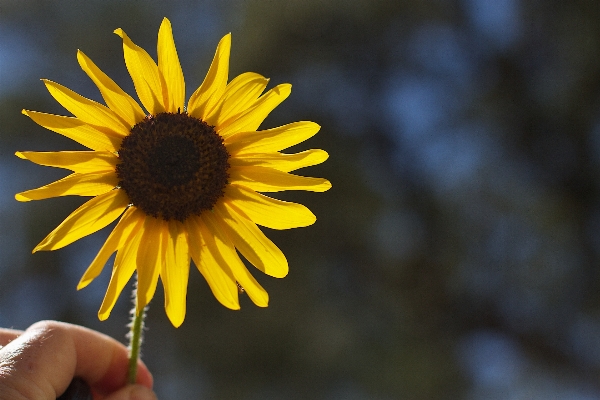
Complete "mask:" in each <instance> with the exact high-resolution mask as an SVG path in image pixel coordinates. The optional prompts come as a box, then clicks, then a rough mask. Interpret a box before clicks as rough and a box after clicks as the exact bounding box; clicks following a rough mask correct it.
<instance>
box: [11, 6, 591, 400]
mask: <svg viewBox="0 0 600 400" xmlns="http://www.w3.org/2000/svg"><path fill="white" fill-rule="evenodd" d="M164 16H167V17H168V18H170V19H171V21H172V23H173V29H174V35H175V41H176V44H177V48H178V52H179V55H180V59H181V62H182V65H183V71H184V74H185V76H186V84H187V96H189V95H190V94H191V93H192V91H193V90H195V88H196V87H197V86H198V85H199V84H200V83H201V81H202V79H203V77H204V74H205V73H206V70H207V69H208V66H209V64H210V61H211V59H212V56H213V54H214V50H215V47H216V44H217V42H218V40H219V39H220V38H221V37H222V36H223V35H224V34H225V33H227V32H232V34H233V47H232V56H231V73H230V76H231V77H232V76H235V75H237V74H239V73H241V72H244V71H255V72H259V73H261V74H263V75H265V76H267V77H270V78H271V84H270V86H273V85H274V84H278V83H283V82H291V83H292V84H293V91H292V95H291V97H290V98H289V99H288V100H287V101H285V102H284V103H283V104H282V105H281V106H280V107H278V108H277V109H276V110H275V112H273V113H272V115H271V116H270V117H269V118H268V119H267V121H266V122H265V124H264V125H263V127H273V126H278V125H281V124H284V123H287V122H290V121H296V120H313V121H317V122H318V123H320V124H321V125H322V129H321V132H320V133H319V134H318V135H317V136H315V137H314V138H313V139H311V140H310V141H308V142H306V143H304V144H302V145H300V146H299V148H300V149H307V148H324V149H326V150H327V151H328V152H329V153H330V159H329V160H328V161H327V162H326V163H325V164H323V165H321V166H317V167H314V168H311V169H310V170H307V171H306V174H308V175H312V176H323V177H327V178H329V179H330V180H331V182H332V183H333V188H332V189H331V190H330V191H329V192H326V193H324V194H316V193H286V194H285V196H283V197H282V198H285V199H289V200H294V201H299V202H302V203H304V204H306V205H308V206H309V207H310V208H311V209H312V210H313V211H314V212H315V214H316V215H317V217H318V220H317V223H316V224H315V225H314V226H312V227H310V228H307V229H297V230H291V231H283V232H279V231H270V232H267V234H268V236H269V237H270V238H272V239H273V240H274V241H275V242H276V243H277V244H278V245H279V246H280V247H281V248H282V249H283V250H284V252H285V254H286V255H287V257H288V260H289V263H290V274H289V276H288V277H286V278H285V279H282V280H278V279H273V278H269V277H267V276H264V275H261V273H260V272H256V274H255V275H256V276H257V278H258V280H259V281H260V282H261V284H263V285H264V286H265V288H266V289H267V290H268V291H269V293H270V306H269V307H268V308H267V309H260V308H257V307H255V306H254V305H252V304H251V302H250V301H249V300H248V299H247V298H244V299H242V310H241V311H237V312H234V311H230V310H227V309H226V308H224V307H222V306H221V305H219V304H218V302H217V301H216V300H215V299H214V298H213V297H212V295H211V294H210V291H209V289H208V286H207V285H206V283H205V282H204V281H203V280H202V278H201V276H200V274H199V273H198V272H197V271H196V270H195V269H194V268H193V267H192V268H193V271H192V273H191V281H190V287H189V295H188V315H187V318H186V320H185V322H184V324H183V325H182V327H180V328H179V329H175V328H173V327H172V326H171V325H170V323H169V322H168V320H167V318H166V316H165V313H164V309H163V304H162V302H163V295H162V289H161V288H159V290H158V291H157V294H156V297H155V299H154V301H153V303H152V305H151V308H150V311H149V317H148V326H149V329H148V330H147V332H146V342H145V346H144V355H143V357H144V360H145V361H146V363H147V364H148V365H149V367H150V369H151V370H152V371H153V372H154V377H155V380H156V391H157V393H158V395H159V397H160V398H162V399H284V398H285V399H349V400H359V399H361V400H362V399H586V400H588V399H600V276H599V273H598V272H599V271H600V268H599V266H600V265H599V264H600V260H599V258H600V185H599V184H600V181H599V179H598V178H599V177H598V173H599V170H600V3H598V1H597V0H572V1H558V0H428V1H426V0H417V1H404V0H394V1H391V0H345V1H342V0H327V1H319V0H286V1H276V0H248V1H232V0H231V1H230V0H212V1H211V0H204V1H177V2H175V1H173V2H170V1H116V0H95V1H85V2H83V1H75V0H71V1H36V0H18V1H17V0H12V1H11V0H0V121H1V124H0V227H1V229H0V326H4V327H14V328H21V329H23V328H26V327H27V326H29V325H30V324H31V323H33V322H35V321H37V320H40V319H59V320H63V321H69V322H73V323H78V324H83V325H85V326H88V327H91V328H94V329H97V330H100V331H102V332H105V333H107V334H109V335H111V336H113V337H115V338H117V339H120V340H123V341H125V338H124V334H125V331H126V328H125V325H126V323H127V319H128V310H129V308H130V301H129V299H128V298H127V295H124V296H122V297H121V299H120V300H119V302H118V303H117V305H116V307H115V309H114V311H113V313H112V315H111V317H110V318H109V319H108V320H107V321H105V322H99V321H98V319H97V317H96V312H97V309H98V308H99V306H100V303H101V301H102V297H103V295H104V290H105V288H106V284H107V282H108V278H109V274H110V262H109V265H108V266H107V267H106V269H105V271H104V273H103V274H102V275H101V277H100V278H99V279H97V280H96V281H94V282H93V283H92V284H91V285H90V286H89V287H88V288H86V289H84V290H83V291H81V292H77V291H76V289H75V287H76V284H77V282H78V280H79V278H80V276H81V274H82V273H83V271H84V270H85V269H86V268H87V266H88V265H89V263H90V262H91V260H92V259H93V257H94V255H95V253H96V252H97V251H98V249H99V248H100V246H101V244H102V243H103V241H104V240H105V238H106V237H107V235H108V232H109V228H107V229H104V230H102V231H101V232H99V233H97V234H95V235H92V236H90V237H87V238H85V239H83V240H80V241H78V242H76V243H75V244H73V245H70V246H68V247H67V248H65V249H62V250H59V251H55V252H42V253H36V254H34V255H32V254H31V249H32V248H33V247H34V246H35V245H36V244H37V243H38V242H39V241H40V240H41V239H42V238H43V237H44V236H45V235H46V234H47V233H48V232H49V231H50V230H52V229H53V228H54V227H55V226H56V225H58V224H59V223H60V222H61V221H62V220H63V219H64V218H65V217H66V216H67V215H68V214H69V213H70V211H72V210H73V209H74V208H75V207H76V206H78V205H79V204H81V203H82V202H83V199H81V198H60V199H51V200H45V201H41V202H31V203H18V202H16V201H15V200H14V193H16V192H18V191H22V190H26V189H29V188H33V187H37V186H41V185H43V184H45V183H47V182H49V181H50V180H54V179H58V178H60V177H62V176H64V175H65V173H64V172H63V171H60V170H54V169H51V168H44V167H40V166H36V165H34V164H32V163H28V162H26V161H23V160H19V159H17V158H16V157H15V156H14V152H15V151H16V150H39V151H42V150H67V149H71V150H72V149H78V147H77V144H76V143H74V142H71V141H69V140H67V139H65V138H63V137H60V136H59V135H57V134H54V133H52V132H50V131H46V130H44V129H42V128H41V127H39V126H37V125H36V124H35V123H33V122H32V121H31V120H29V119H28V118H27V117H25V116H23V115H21V114H20V111H21V109H23V108H27V109H32V110H38V111H44V112H50V113H57V114H66V113H67V112H66V111H65V110H63V109H62V108H61V107H60V106H59V105H58V104H57V103H56V102H55V101H54V100H53V99H52V98H51V97H50V95H49V94H48V93H47V91H46V90H45V88H44V86H43V84H42V83H41V82H40V81H39V78H48V79H52V80H54V81H57V82H59V83H61V84H63V85H66V86H67V87H69V88H71V89H73V90H75V91H77V92H78V93H81V94H82V95H84V96H86V97H89V98H92V99H95V100H99V101H101V97H100V95H99V93H98V91H97V90H96V88H95V87H94V85H93V84H92V83H91V81H90V80H89V79H88V78H87V76H86V75H85V74H84V73H83V72H82V71H81V70H80V69H79V67H78V64H77V61H76V58H75V55H76V50H77V49H81V50H83V51H84V52H85V53H86V54H87V55H88V56H89V57H90V58H91V59H92V60H94V62H95V63H96V64H98V65H99V66H100V68H102V69H103V70H104V71H105V72H106V73H108V75H109V76H111V77H112V78H113V79H115V80H116V81H117V82H118V83H119V84H120V85H121V86H122V87H123V88H124V89H126V90H127V91H128V92H130V93H132V94H133V93H134V91H133V85H132V83H131V80H130V78H129V76H128V74H127V71H126V69H125V66H124V63H123V57H122V48H121V40H120V38H119V37H117V36H116V35H114V34H112V31H113V30H114V29H115V28H119V27H120V28H123V29H124V30H125V31H126V32H127V33H128V34H129V36H130V37H131V38H132V39H133V40H134V42H136V43H137V44H138V45H141V46H142V47H144V48H146V49H147V50H148V51H149V52H150V53H151V54H152V55H153V56H155V54H156V53H155V49H156V36H157V32H158V27H159V25H160V22H161V19H162V18H163V17H164ZM126 291H127V290H126Z"/></svg>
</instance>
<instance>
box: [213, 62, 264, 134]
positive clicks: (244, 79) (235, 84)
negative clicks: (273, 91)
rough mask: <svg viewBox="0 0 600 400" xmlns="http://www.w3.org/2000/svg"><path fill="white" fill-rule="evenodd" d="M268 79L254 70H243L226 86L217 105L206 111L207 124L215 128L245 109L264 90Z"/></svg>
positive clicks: (228, 121)
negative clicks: (243, 71)
mask: <svg viewBox="0 0 600 400" xmlns="http://www.w3.org/2000/svg"><path fill="white" fill-rule="evenodd" d="M268 83H269V80H268V79H267V78H265V77H264V76H262V75H259V74H256V73H254V72H245V73H243V74H241V75H238V76H237V77H235V79H234V80H232V81H231V82H230V83H229V84H228V85H227V87H226V88H225V92H224V93H223V96H222V97H221V99H220V100H219V102H218V104H217V106H216V107H215V108H214V109H213V110H212V111H210V112H209V113H207V115H206V118H205V120H204V121H206V123H207V124H209V125H212V126H216V127H217V129H218V127H220V126H223V125H225V124H227V123H230V122H231V121H232V120H234V119H235V118H237V117H238V116H239V115H240V114H242V113H243V112H244V111H246V110H247V109H248V108H249V107H250V106H252V105H253V104H254V102H255V101H256V99H258V96H260V94H261V93H262V92H263V91H264V90H265V88H266V87H267V84H268Z"/></svg>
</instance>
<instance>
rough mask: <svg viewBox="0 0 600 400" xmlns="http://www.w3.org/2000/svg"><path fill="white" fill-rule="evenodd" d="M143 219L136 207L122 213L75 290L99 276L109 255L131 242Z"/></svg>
mask: <svg viewBox="0 0 600 400" xmlns="http://www.w3.org/2000/svg"><path fill="white" fill-rule="evenodd" d="M144 218H145V217H144V215H143V213H142V211H140V210H138V209H137V208H136V207H129V208H128V209H127V210H126V211H125V212H124V213H123V216H122V217H121V219H120V220H119V222H118V223H117V226H115V229H113V230H112V232H111V233H110V235H108V239H106V242H104V244H103V245H102V248H101V249H100V251H99V252H98V254H97V255H96V257H95V258H94V261H92V263H91V264H90V266H89V267H88V269H87V270H86V271H85V273H84V274H83V276H82V277H81V280H80V281H79V284H78V285H77V290H80V289H83V288H84V287H86V286H87V285H89V284H90V282H91V281H93V280H94V279H95V278H96V277H97V276H98V275H100V273H101V272H102V269H104V265H105V264H106V261H108V258H109V257H110V256H111V254H112V253H114V252H115V251H117V250H119V249H121V248H123V246H124V245H125V243H128V242H130V241H131V238H132V235H135V234H136V233H137V232H138V230H139V229H140V228H141V227H142V226H143V222H144Z"/></svg>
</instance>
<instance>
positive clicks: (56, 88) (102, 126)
mask: <svg viewBox="0 0 600 400" xmlns="http://www.w3.org/2000/svg"><path fill="white" fill-rule="evenodd" d="M43 81H44V83H45V84H46V88H47V89H48V91H49V92H50V94H51V95H52V97H54V99H55V100H56V101H58V102H59V103H60V105H61V106H63V107H64V108H66V109H67V110H69V111H70V112H71V113H72V114H73V115H74V116H76V117H77V118H78V119H79V120H81V121H83V122H85V123H86V124H88V125H92V126H93V127H94V128H96V129H98V130H100V131H102V132H104V133H108V134H116V135H121V136H127V135H128V134H129V129H130V128H131V127H130V126H127V125H126V124H125V123H124V122H123V120H122V119H121V118H119V116H118V115H117V114H115V113H114V112H113V111H112V110H111V109H110V108H108V107H106V106H103V105H102V104H100V103H96V102H95V101H93V100H90V99H86V98H85V97H83V96H81V95H79V94H77V93H75V92H74V91H72V90H71V89H68V88H66V87H64V86H62V85H59V84H58V83H56V82H52V81H49V80H47V79H44V80H43Z"/></svg>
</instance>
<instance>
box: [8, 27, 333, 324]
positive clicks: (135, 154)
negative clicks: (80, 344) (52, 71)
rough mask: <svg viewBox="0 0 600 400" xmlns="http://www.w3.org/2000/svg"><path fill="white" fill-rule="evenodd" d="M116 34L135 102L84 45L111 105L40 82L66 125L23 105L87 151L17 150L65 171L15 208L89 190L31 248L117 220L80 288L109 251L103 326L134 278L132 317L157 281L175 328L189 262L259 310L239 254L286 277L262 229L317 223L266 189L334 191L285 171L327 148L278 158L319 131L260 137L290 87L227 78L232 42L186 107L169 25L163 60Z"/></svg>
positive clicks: (260, 292) (231, 300) (53, 245)
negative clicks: (263, 125)
mask: <svg viewBox="0 0 600 400" xmlns="http://www.w3.org/2000/svg"><path fill="white" fill-rule="evenodd" d="M115 33H116V34H117V35H119V36H120V37H121V38H122V39H123V52H124V58H125V65H126V67H127V70H128V71H129V74H130V75H131V78H132V80H133V83H134V86H135V91H136V93H137V96H138V98H139V100H140V102H141V105H142V106H143V108H142V106H140V104H138V102H137V101H136V100H134V99H133V98H132V97H131V96H129V95H128V94H127V93H125V92H124V91H123V90H122V89H121V88H120V87H119V86H118V85H117V84H116V83H115V82H114V81H113V80H111V79H110V78H109V77H108V76H107V75H106V74H104V73H103V72H102V71H101V70H100V69H99V68H98V67H97V66H96V65H95V64H94V63H93V62H92V61H91V60H90V59H89V58H88V57H87V56H86V55H85V54H83V52H81V51H79V52H78V53H77V60H78V61H79V65H80V66H81V68H82V69H83V70H84V71H85V73H86V74H87V75H88V76H89V77H90V78H91V79H92V81H93V82H94V83H95V84H96V86H97V87H98V89H99V90H100V93H101V95H102V97H103V98H104V101H105V102H106V106H104V105H102V104H99V103H97V102H94V101H92V100H89V99H87V98H84V97H82V96H80V95H79V94H77V93H75V92H73V91H71V90H69V89H67V88H66V87H64V86H61V85H59V84H58V83H55V82H52V81H49V80H44V83H45V85H46V87H47V89H48V91H49V92H50V94H51V95H52V96H53V97H54V98H55V99H56V101H58V102H59V103H60V104H61V105H62V106H63V107H64V108H65V109H67V110H68V111H69V112H71V113H72V114H73V115H74V117H65V116H59V115H51V114H44V113H40V112H36V111H28V110H23V113H24V114H25V115H27V116H29V117H30V118H31V119H33V120H34V121H35V122H36V123H38V124H39V125H41V126H43V127H45V128H47V129H50V130H52V131H54V132H56V133H59V134H61V135H64V136H66V137H68V138H70V139H72V140H74V141H76V142H78V143H80V144H82V145H83V146H85V147H87V148H89V149H90V151H63V152H17V153H16V155H17V156H18V157H20V158H24V159H27V160H30V161H32V162H34V163H36V164H40V165H45V166H50V167H57V168H64V169H68V170H71V171H72V173H71V174H70V175H68V176H66V177H65V178H63V179H60V180H58V181H56V182H52V183H50V184H48V185H46V186H42V187H40V188H37V189H32V190H28V191H25V192H21V193H18V194H17V195H16V196H15V197H16V199H17V200H19V201H30V200H40V199H46V198H51V197H58V196H67V195H77V196H93V198H92V199H90V200H88V201H87V202H86V203H84V204H83V205H82V206H81V207H79V208H78V209H77V210H75V211H74V212H73V213H72V214H71V215H69V216H68V217H67V218H66V219H65V220H64V221H63V222H62V223H61V224H60V225H59V226H58V227H57V228H56V229H54V230H53V231H52V232H51V233H50V234H49V235H48V236H47V237H46V238H45V239H44V240H42V241H41V243H40V244H38V245H37V246H36V247H35V249H34V252H35V251H38V250H56V249H60V248H62V247H64V246H67V245H68V244H70V243H73V242H74V241H76V240H78V239H80V238H82V237H84V236H87V235H89V234H92V233H94V232H96V231H98V230H100V229H102V228H104V227H106V226H107V225H109V224H110V223H112V222H113V221H115V220H117V219H118V222H117V224H116V226H115V227H114V229H113V230H112V232H111V233H110V235H109V236H108V238H107V240H106V242H105V243H104V245H103V246H102V248H101V249H100V251H99V252H98V254H97V256H96V257H95V258H94V260H93V261H92V263H91V264H90V266H89V267H88V269H87V270H86V271H85V273H84V274H83V277H82V278H81V281H80V282H79V285H78V289H81V288H84V287H85V286H87V285H88V284H89V283H90V282H91V281H92V280H93V279H94V278H96V277H97V276H98V275H99V274H100V272H101V271H102V269H103V268H104V265H105V264H106V262H107V260H108V258H109V257H110V256H111V255H112V254H113V253H115V252H116V257H115V261H114V266H113V269H112V275H111V279H110V283H109V285H108V289H107V291H106V295H105V297H104V301H103V302H102V305H101V307H100V310H99V312H98V316H99V318H100V319H101V320H104V319H106V318H108V316H109V314H110V312H111V310H112V308H113V306H114V304H115V302H116V300H117V298H118V296H119V295H120V293H121V291H122V290H123V288H124V286H125V285H126V283H127V282H128V281H129V279H130V278H131V277H132V276H133V273H134V272H137V281H138V286H137V295H136V296H137V297H136V308H137V312H138V313H139V312H140V311H141V310H142V309H143V308H144V307H145V306H146V305H147V304H148V302H150V300H151V299H152V297H153V296H154V292H155V290H156V286H157V283H158V278H159V277H160V279H161V281H162V284H163V287H164V292H165V309H166V312H167V315H168V317H169V319H170V320H171V322H172V324H173V325H174V326H179V325H181V323H182V322H183V320H184V318H185V310H186V293H187V281H188V273H189V267H190V260H193V261H194V264H195V265H196V267H197V268H198V270H199V271H200V273H201V274H202V275H203V276H204V278H205V279H206V281H207V282H208V284H209V286H210V288H211V290H212V292H213V294H214V296H215V297H216V298H217V300H218V301H219V302H221V303H222V304H223V305H224V306H226V307H228V308H231V309H239V308H240V305H239V299H238V286H241V287H242V288H243V289H244V291H245V293H247V294H248V296H249V298H250V299H251V300H252V301H253V302H254V303H255V304H256V305H258V306H261V307H265V306H267V304H268V294H267V292H266V291H265V290H264V289H263V288H262V286H260V284H259V283H258V282H257V281H256V280H255V279H254V277H253V276H252V275H251V274H250V272H249V271H248V270H247V268H246V267H245V265H244V263H243V262H242V260H241V259H240V257H239V255H238V252H239V253H240V254H241V255H242V256H244V257H245V258H246V259H247V260H248V261H249V262H250V263H251V264H252V265H254V266H255V267H256V268H258V269H259V270H261V271H262V272H264V273H265V274H267V275H270V276H273V277H284V276H285V275H286V274H287V272H288V264H287V260H286V258H285V256H284V255H283V253H282V252H281V250H279V248H277V246H276V245H275V244H273V242H271V241H270V240H269V239H268V238H267V237H266V236H265V235H264V234H263V232H262V231H261V230H260V229H259V228H258V227H257V225H261V226H264V227H268V228H271V229H289V228H296V227H303V226H308V225H311V224H313V223H314V222H315V220H316V218H315V216H314V215H313V214H312V213H311V212H310V210H308V209H307V208H306V207H304V206H303V205H301V204H296V203H291V202H285V201H281V200H277V199H274V198H271V197H268V196H265V195H264V194H262V192H278V191H284V190H308V191H315V192H322V191H326V190H328V189H329V188H330V187H331V184H330V183H329V181H327V180H326V179H322V178H310V177H304V176H299V175H295V174H291V173H290V172H292V171H294V170H297V169H299V168H303V167H308V166H311V165H316V164H319V163H322V162H323V161H325V160H326V159H327V153H326V152H325V151H323V150H320V149H312V150H307V151H304V152H301V153H296V154H285V153H281V151H282V150H284V149H286V148H288V147H291V146H293V145H296V144H298V143H300V142H302V141H304V140H306V139H308V138H310V137H311V136H313V135H314V134H316V133H317V131H318V130H319V125H317V124H315V123H314V122H308V121H302V122H294V123H290V124H287V125H283V126H280V127H277V128H272V129H266V130H258V128H259V126H260V125H261V123H262V122H263V120H264V119H265V118H266V117H267V115H268V114H269V113H270V112H271V111H272V110H273V109H274V108H275V107H277V105H279V103H281V102H282V101H283V100H285V99H286V98H287V96H288V95H289V94H290V91H291V86H290V85H289V84H282V85H278V86H275V87H274V88H272V89H270V90H269V91H267V92H266V93H263V92H264V90H265V88H266V86H267V83H268V80H267V79H266V78H264V77H262V76H261V75H259V74H256V73H252V72H247V73H243V74H241V75H239V76H237V77H236V78H234V79H233V80H232V81H231V82H228V70H229V52H230V48H231V35H230V34H228V35H226V36H225V37H223V39H221V41H220V42H219V45H218V46H217V51H216V54H215V57H214V59H213V61H212V64H211V66H210V68H209V70H208V73H207V75H206V78H205V79H204V82H203V83H202V84H201V85H200V87H199V88H198V89H197V90H196V91H195V92H194V93H193V94H192V95H191V97H190V99H189V100H188V102H187V105H186V104H185V103H184V101H185V84H184V78H183V72H182V70H181V66H180V63H179V58H178V55H177V51H176V48H175V43H174V40H173V34H172V30H171V24H170V22H169V20H168V19H166V18H165V19H164V20H163V22H162V24H161V26H160V29H159V32H158V46H157V47H158V49H157V52H158V63H155V62H154V60H153V59H152V58H151V57H150V55H148V53H147V52H146V51H144V50H143V49H142V48H140V47H138V46H136V45H135V44H134V43H133V42H132V41H131V40H130V39H129V37H128V36H127V35H126V34H125V32H123V30H122V29H117V30H116V31H115ZM144 109H145V111H144Z"/></svg>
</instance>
